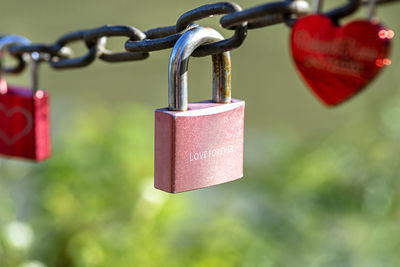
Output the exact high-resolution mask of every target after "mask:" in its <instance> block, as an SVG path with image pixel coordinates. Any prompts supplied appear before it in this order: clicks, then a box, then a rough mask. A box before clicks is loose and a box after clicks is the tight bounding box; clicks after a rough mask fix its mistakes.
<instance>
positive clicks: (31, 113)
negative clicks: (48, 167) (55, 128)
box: [0, 86, 51, 161]
mask: <svg viewBox="0 0 400 267" xmlns="http://www.w3.org/2000/svg"><path fill="white" fill-rule="evenodd" d="M50 150H51V143H50V118H49V96H48V94H47V93H46V92H45V91H43V90H39V91H37V92H36V93H34V92H33V91H32V90H31V89H29V88H23V87H15V86H8V88H7V89H6V90H3V91H2V92H1V93H0V154H2V155H6V156H11V157H19V158H24V159H30V160H35V161H42V160H44V159H46V158H48V157H49V156H50Z"/></svg>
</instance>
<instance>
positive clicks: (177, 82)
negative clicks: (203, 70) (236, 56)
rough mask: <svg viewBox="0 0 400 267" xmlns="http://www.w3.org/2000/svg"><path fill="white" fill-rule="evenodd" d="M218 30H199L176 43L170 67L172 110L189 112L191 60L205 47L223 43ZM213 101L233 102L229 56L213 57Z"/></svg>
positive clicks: (194, 29)
mask: <svg viewBox="0 0 400 267" xmlns="http://www.w3.org/2000/svg"><path fill="white" fill-rule="evenodd" d="M223 39H224V37H223V36H222V35H221V34H220V33H219V32H218V31H216V30H214V29H211V28H208V27H195V28H193V29H190V30H188V31H187V32H185V33H184V34H183V35H182V36H181V37H180V38H179V40H178V41H177V42H176V44H175V46H174V48H173V50H172V53H171V57H170V59H169V66H168V109H169V110H175V111H185V110H187V108H188V85H187V71H188V65H189V58H190V55H191V54H192V53H193V51H194V50H195V49H196V48H197V47H199V46H200V45H202V44H207V43H212V42H215V41H219V40H223ZM212 61H213V98H212V101H213V102H215V103H230V102H231V57H230V53H229V52H223V53H220V54H215V55H212Z"/></svg>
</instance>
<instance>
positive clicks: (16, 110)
mask: <svg viewBox="0 0 400 267" xmlns="http://www.w3.org/2000/svg"><path fill="white" fill-rule="evenodd" d="M0 112H1V113H3V114H4V115H3V116H5V117H6V119H7V120H10V119H12V118H13V117H15V116H18V115H19V114H20V115H22V116H23V117H24V118H25V121H26V123H25V125H24V127H23V128H22V129H21V130H20V131H19V132H17V133H15V134H14V135H12V136H9V135H8V134H7V133H6V132H7V130H6V129H1V128H0V139H1V140H3V142H4V143H5V144H6V145H8V146H11V145H12V144H14V143H15V142H17V141H18V140H19V139H21V138H23V137H25V136H26V135H28V134H29V133H30V132H31V130H32V126H33V119H32V116H31V114H30V113H29V111H28V110H26V109H25V108H23V107H18V106H17V107H13V108H11V109H8V108H7V107H5V106H4V105H2V104H0Z"/></svg>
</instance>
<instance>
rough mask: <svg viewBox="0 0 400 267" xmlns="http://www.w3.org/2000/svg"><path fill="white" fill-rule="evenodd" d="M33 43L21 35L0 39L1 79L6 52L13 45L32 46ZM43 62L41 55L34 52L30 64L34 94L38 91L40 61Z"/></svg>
mask: <svg viewBox="0 0 400 267" xmlns="http://www.w3.org/2000/svg"><path fill="white" fill-rule="evenodd" d="M30 44H31V41H30V40H29V39H27V38H25V37H23V36H20V35H5V36H4V37H3V38H1V39H0V78H1V77H2V76H3V74H4V73H3V66H2V61H3V57H4V54H5V52H6V51H7V49H8V48H9V47H10V46H13V45H30ZM40 60H41V54H40V53H39V52H32V53H31V55H30V63H31V73H30V76H31V82H30V83H31V84H30V87H31V88H32V90H33V91H34V92H36V91H37V90H38V83H39V82H38V80H39V79H38V68H39V61H40Z"/></svg>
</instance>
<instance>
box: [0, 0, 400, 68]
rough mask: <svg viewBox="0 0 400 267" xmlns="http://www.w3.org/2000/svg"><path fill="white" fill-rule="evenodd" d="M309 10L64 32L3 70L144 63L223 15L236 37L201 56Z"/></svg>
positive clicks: (296, 4)
mask: <svg viewBox="0 0 400 267" xmlns="http://www.w3.org/2000/svg"><path fill="white" fill-rule="evenodd" d="M395 1H398V0H379V1H378V2H377V3H378V4H386V3H390V2H395ZM362 4H368V0H348V1H347V3H346V4H345V5H343V6H341V7H339V8H336V9H334V10H331V11H329V12H327V13H325V15H327V16H329V17H330V18H331V19H332V20H333V21H335V22H337V21H338V20H339V19H341V18H343V17H346V16H349V15H350V14H352V13H354V12H355V11H356V10H357V9H358V8H359V6H360V5H362ZM309 12H310V8H309V3H308V2H307V1H306V0H284V1H277V2H270V3H266V4H263V5H258V6H255V7H251V8H248V9H245V10H242V8H241V7H240V6H239V5H238V4H236V3H234V2H219V3H214V4H207V5H203V6H200V7H198V8H195V9H192V10H190V11H188V12H186V13H184V14H183V15H181V16H180V17H179V19H178V20H177V22H176V25H172V26H166V27H158V28H154V29H149V30H147V31H144V32H142V31H140V30H139V29H137V28H135V27H132V26H128V25H117V26H110V25H105V26H102V27H98V28H95V29H88V30H79V31H75V32H71V33H67V34H65V35H63V36H61V37H60V38H59V39H58V40H56V42H54V43H53V44H30V45H14V46H11V47H10V48H9V49H8V52H9V53H10V54H11V55H12V56H13V57H14V58H15V59H16V60H17V61H18V62H17V65H16V66H15V67H12V68H5V69H4V71H5V72H8V73H19V72H22V71H23V69H24V67H25V61H24V57H23V55H24V54H26V53H34V52H38V53H41V54H44V55H46V56H45V57H44V58H46V59H47V60H46V61H48V63H49V64H50V66H51V67H53V68H55V69H69V68H78V67H84V66H87V65H89V64H91V63H92V62H93V61H95V60H96V58H99V59H101V60H103V61H106V62H126V61H134V60H143V59H146V58H147V57H148V56H149V52H152V51H157V50H163V49H168V48H172V47H173V46H174V45H175V43H176V41H177V40H178V39H179V37H180V36H181V35H182V34H183V33H184V32H185V31H187V30H188V29H190V28H192V27H195V26H196V24H194V23H195V22H196V21H197V20H201V19H203V18H207V17H211V16H214V15H223V16H222V17H221V19H220V25H221V26H222V27H223V28H225V29H230V30H234V34H233V36H232V37H231V38H228V39H225V40H222V41H218V42H215V43H211V44H206V45H202V46H200V47H199V48H197V49H196V50H195V52H194V53H193V55H194V56H197V57H202V56H207V55H211V54H217V53H221V52H225V51H230V50H233V49H236V48H238V47H239V46H240V45H241V44H242V43H243V41H244V40H245V38H246V36H247V30H248V29H257V28H261V27H266V26H270V25H274V24H278V23H282V22H284V23H286V24H287V25H288V26H291V25H292V24H293V22H294V21H295V20H296V19H297V18H298V17H300V16H302V15H305V14H308V13H309ZM1 37H2V36H1V35H0V38H1ZM110 37H127V38H128V40H127V41H126V42H125V44H124V48H125V50H126V51H122V52H112V51H110V50H108V49H107V48H106V40H107V38H110ZM79 41H81V42H84V44H85V46H86V48H87V53H86V54H84V55H83V56H81V57H72V54H73V53H72V50H71V49H70V48H69V47H68V46H67V45H68V44H69V43H72V42H79Z"/></svg>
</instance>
